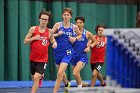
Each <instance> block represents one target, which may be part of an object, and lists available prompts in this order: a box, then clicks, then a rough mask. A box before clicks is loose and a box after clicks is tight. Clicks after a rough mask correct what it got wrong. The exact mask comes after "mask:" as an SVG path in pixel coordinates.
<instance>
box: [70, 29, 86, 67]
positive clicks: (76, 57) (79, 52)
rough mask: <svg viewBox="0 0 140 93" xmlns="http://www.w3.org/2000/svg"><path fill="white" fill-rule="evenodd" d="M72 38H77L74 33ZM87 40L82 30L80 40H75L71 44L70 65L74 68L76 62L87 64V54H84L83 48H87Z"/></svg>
mask: <svg viewBox="0 0 140 93" xmlns="http://www.w3.org/2000/svg"><path fill="white" fill-rule="evenodd" d="M74 36H77V35H76V33H74ZM87 42H88V39H87V38H86V30H85V29H84V30H83V33H82V38H81V39H80V40H77V41H75V42H74V43H73V49H74V53H73V58H72V65H74V66H76V64H77V62H78V61H81V62H83V63H86V64H87V63H88V57H87V53H86V52H84V50H85V48H86V47H87Z"/></svg>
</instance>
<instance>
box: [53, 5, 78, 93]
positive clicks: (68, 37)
mask: <svg viewBox="0 0 140 93" xmlns="http://www.w3.org/2000/svg"><path fill="white" fill-rule="evenodd" d="M71 18H72V9H71V8H64V9H63V11H62V19H63V21H62V22H57V23H56V24H55V25H54V27H53V29H52V30H53V31H54V37H55V39H56V42H57V44H58V45H57V48H56V49H54V50H53V52H54V58H55V63H56V66H57V68H58V72H57V79H56V83H55V86H54V91H53V93H57V92H58V90H59V87H60V84H61V81H62V79H63V81H64V83H65V87H69V83H68V80H67V78H66V74H65V70H66V68H67V66H68V64H69V62H70V61H71V59H72V55H73V48H72V44H73V43H74V42H75V41H76V40H79V39H80V38H81V32H80V31H79V29H78V27H77V26H76V25H74V24H72V23H70V19H71ZM74 32H75V33H76V34H77V37H72V36H73V33H74Z"/></svg>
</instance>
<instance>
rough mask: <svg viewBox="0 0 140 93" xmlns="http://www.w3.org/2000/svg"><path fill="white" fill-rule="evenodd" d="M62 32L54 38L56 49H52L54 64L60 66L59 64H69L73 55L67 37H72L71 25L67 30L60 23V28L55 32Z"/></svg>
mask: <svg viewBox="0 0 140 93" xmlns="http://www.w3.org/2000/svg"><path fill="white" fill-rule="evenodd" d="M59 31H63V34H62V35H60V36H58V37H55V39H56V42H57V48H56V49H53V53H54V58H55V63H56V64H57V65H60V63H61V62H65V63H69V62H70V61H71V58H72V55H73V48H72V43H71V42H70V41H69V37H70V36H73V33H74V31H73V24H72V23H71V24H70V27H69V28H64V25H63V22H61V23H60V28H59V29H58V31H57V32H59Z"/></svg>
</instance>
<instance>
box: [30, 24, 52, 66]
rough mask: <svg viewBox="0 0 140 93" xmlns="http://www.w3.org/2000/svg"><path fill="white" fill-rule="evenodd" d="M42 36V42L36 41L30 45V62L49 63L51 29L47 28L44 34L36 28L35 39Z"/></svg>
mask: <svg viewBox="0 0 140 93" xmlns="http://www.w3.org/2000/svg"><path fill="white" fill-rule="evenodd" d="M38 34H39V35H40V36H41V39H40V40H34V41H32V42H31V44H30V50H31V51H30V60H32V61H35V62H46V63H47V62H48V46H49V44H50V42H49V29H48V28H46V30H45V32H44V33H40V32H39V27H38V26H36V27H35V30H34V33H33V37H34V36H36V35H38Z"/></svg>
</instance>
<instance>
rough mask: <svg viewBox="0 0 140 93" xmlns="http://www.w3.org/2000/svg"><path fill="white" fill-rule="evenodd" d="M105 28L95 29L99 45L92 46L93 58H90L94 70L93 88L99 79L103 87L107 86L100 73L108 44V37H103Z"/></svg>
mask: <svg viewBox="0 0 140 93" xmlns="http://www.w3.org/2000/svg"><path fill="white" fill-rule="evenodd" d="M105 28H106V27H105V26H104V25H97V26H96V28H95V30H96V33H97V35H96V36H95V38H96V40H97V44H96V46H94V47H92V45H91V57H90V64H91V69H92V78H91V87H94V85H95V83H96V79H97V78H98V79H99V80H100V81H101V85H102V86H105V82H104V80H103V77H102V75H101V73H100V69H101V67H102V65H103V64H104V61H105V52H106V44H107V37H105V36H104V35H103V31H104V29H105Z"/></svg>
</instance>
